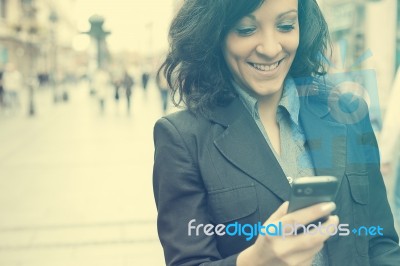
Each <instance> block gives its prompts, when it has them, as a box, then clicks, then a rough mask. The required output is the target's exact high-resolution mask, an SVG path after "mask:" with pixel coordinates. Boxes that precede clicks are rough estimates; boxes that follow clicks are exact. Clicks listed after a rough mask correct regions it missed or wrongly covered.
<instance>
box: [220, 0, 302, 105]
mask: <svg viewBox="0 0 400 266" xmlns="http://www.w3.org/2000/svg"><path fill="white" fill-rule="evenodd" d="M297 16H298V13H297V0H265V1H264V3H263V4H262V5H261V6H260V7H259V8H258V9H257V10H255V11H254V12H253V13H251V14H249V15H247V16H245V17H243V18H242V19H241V20H240V21H239V22H238V23H237V24H236V25H235V26H234V27H233V28H232V30H231V31H230V32H229V33H228V35H227V37H226V40H225V43H224V47H223V51H224V57H225V60H226V62H227V65H228V67H229V69H230V71H231V72H232V74H233V77H234V79H235V81H236V82H237V83H238V84H239V85H241V87H243V88H244V89H247V90H250V91H251V92H253V94H254V93H255V96H256V97H263V96H271V95H273V94H275V93H277V92H280V91H281V89H282V87H283V82H284V80H285V77H286V75H287V74H288V72H289V69H290V66H291V65H292V62H293V59H294V57H295V55H296V50H297V47H298V45H299V22H298V17H297Z"/></svg>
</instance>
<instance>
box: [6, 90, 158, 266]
mask: <svg viewBox="0 0 400 266" xmlns="http://www.w3.org/2000/svg"><path fill="white" fill-rule="evenodd" d="M69 91H70V100H69V102H67V103H58V104H53V103H52V95H51V91H49V90H48V89H43V90H41V91H38V92H37V93H36V97H35V102H36V103H37V115H36V116H35V117H31V118H30V117H28V116H27V115H26V113H27V112H26V108H25V106H27V104H25V103H27V98H26V95H23V97H21V104H22V110H21V111H20V112H17V113H12V114H5V113H4V112H3V113H1V114H0V147H1V148H0V217H1V219H0V266H3V265H4V266H8V265H19V266H25V265H40V266H46V265H49V266H50V265H51V266H58V265H74V266H79V265H82V266H83V265H84V266H88V265H89V266H90V265H96V266H99V265H164V263H163V262H164V260H163V255H162V249H161V246H160V244H159V242H158V238H157V233H156V224H155V218H156V209H155V204H154V200H153V193H152V177H151V172H152V163H153V142H152V130H153V125H154V122H155V121H156V119H157V118H159V117H160V116H161V106H160V105H161V104H160V103H159V101H160V99H159V95H158V92H157V90H156V89H155V87H154V84H151V86H150V88H149V91H148V92H147V95H144V93H143V90H142V88H140V87H136V88H135V91H134V94H133V109H132V113H131V115H127V113H126V105H125V102H124V101H123V100H124V99H123V98H122V99H120V102H119V106H117V105H116V103H115V101H114V100H113V99H112V92H111V90H110V97H109V99H108V101H107V102H106V110H105V113H104V114H103V115H101V114H100V112H99V106H98V102H97V100H96V99H95V98H93V97H91V96H89V94H88V88H87V87H86V85H85V84H81V85H79V86H76V87H73V88H70V89H69Z"/></svg>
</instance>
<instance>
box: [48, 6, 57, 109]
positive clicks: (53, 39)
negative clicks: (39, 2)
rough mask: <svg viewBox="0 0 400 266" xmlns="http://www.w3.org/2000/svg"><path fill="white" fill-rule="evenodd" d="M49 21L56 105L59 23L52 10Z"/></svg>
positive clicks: (55, 13)
mask: <svg viewBox="0 0 400 266" xmlns="http://www.w3.org/2000/svg"><path fill="white" fill-rule="evenodd" d="M49 21H50V23H51V43H52V52H53V56H52V57H51V59H52V60H51V66H52V67H51V73H50V77H51V78H50V82H51V86H52V87H53V101H54V102H55V103H56V102H57V101H58V96H57V80H56V79H57V77H56V76H57V40H56V25H57V22H58V15H57V12H56V11H55V10H54V9H52V10H51V11H50V15H49Z"/></svg>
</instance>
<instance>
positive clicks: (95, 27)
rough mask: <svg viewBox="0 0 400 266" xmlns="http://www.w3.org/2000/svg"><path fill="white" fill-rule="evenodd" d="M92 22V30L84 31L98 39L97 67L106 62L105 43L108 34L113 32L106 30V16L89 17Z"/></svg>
mask: <svg viewBox="0 0 400 266" xmlns="http://www.w3.org/2000/svg"><path fill="white" fill-rule="evenodd" d="M89 22H90V30H89V31H88V32H83V33H85V34H88V35H89V36H90V37H92V38H94V39H95V40H96V48H97V57H96V58H97V60H96V61H97V68H101V67H102V66H103V64H104V51H103V50H104V48H103V43H104V40H105V38H106V36H107V35H109V34H110V33H111V32H109V31H104V29H103V24H104V18H103V17H101V16H99V15H93V16H91V17H90V18H89Z"/></svg>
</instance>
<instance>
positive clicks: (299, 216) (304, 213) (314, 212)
mask: <svg viewBox="0 0 400 266" xmlns="http://www.w3.org/2000/svg"><path fill="white" fill-rule="evenodd" d="M335 209H336V205H335V203H334V202H323V203H318V204H315V205H312V206H310V207H306V208H304V209H300V210H297V211H294V212H292V213H289V214H287V215H285V216H283V217H282V219H281V221H282V223H283V224H286V223H289V224H295V223H297V224H304V225H307V224H309V223H311V222H313V221H315V220H318V219H320V218H322V217H326V216H329V215H330V213H331V212H332V211H333V210H335Z"/></svg>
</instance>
